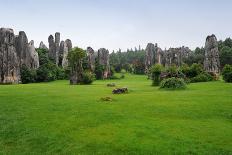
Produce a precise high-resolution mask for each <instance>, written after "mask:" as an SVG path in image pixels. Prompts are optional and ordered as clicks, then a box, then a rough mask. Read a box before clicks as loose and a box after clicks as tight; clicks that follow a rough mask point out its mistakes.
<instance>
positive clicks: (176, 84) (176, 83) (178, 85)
mask: <svg viewBox="0 0 232 155" xmlns="http://www.w3.org/2000/svg"><path fill="white" fill-rule="evenodd" d="M185 88H186V83H185V82H184V80H183V79H181V78H175V77H172V78H168V79H164V80H163V81H162V82H161V84H160V89H171V90H175V89H185Z"/></svg>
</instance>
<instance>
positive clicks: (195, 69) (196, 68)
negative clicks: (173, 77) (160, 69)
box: [185, 63, 203, 78]
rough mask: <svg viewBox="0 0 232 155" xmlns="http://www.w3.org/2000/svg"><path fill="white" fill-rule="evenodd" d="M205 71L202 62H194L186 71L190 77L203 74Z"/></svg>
mask: <svg viewBox="0 0 232 155" xmlns="http://www.w3.org/2000/svg"><path fill="white" fill-rule="evenodd" d="M202 72H203V67H202V65H201V64H196V63H194V64H192V66H191V67H190V68H189V70H187V71H186V73H185V75H186V77H188V78H193V77H196V76H197V75H199V74H201V73H202Z"/></svg>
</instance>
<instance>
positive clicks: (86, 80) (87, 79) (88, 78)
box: [83, 72, 94, 84]
mask: <svg viewBox="0 0 232 155" xmlns="http://www.w3.org/2000/svg"><path fill="white" fill-rule="evenodd" d="M93 81H94V75H93V73H91V72H84V73H83V84H91V83H93Z"/></svg>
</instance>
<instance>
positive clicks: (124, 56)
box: [110, 49, 145, 74]
mask: <svg viewBox="0 0 232 155" xmlns="http://www.w3.org/2000/svg"><path fill="white" fill-rule="evenodd" d="M144 61H145V51H144V50H143V49H138V50H137V49H135V50H132V49H130V50H129V49H128V50H127V51H126V52H122V51H121V50H120V49H119V51H117V52H112V53H111V54H110V65H111V66H113V67H114V69H115V71H116V72H117V73H119V72H120V71H121V70H122V69H125V70H126V71H127V72H130V73H135V74H144V68H145V66H144Z"/></svg>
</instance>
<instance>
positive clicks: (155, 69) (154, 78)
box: [150, 64, 163, 86]
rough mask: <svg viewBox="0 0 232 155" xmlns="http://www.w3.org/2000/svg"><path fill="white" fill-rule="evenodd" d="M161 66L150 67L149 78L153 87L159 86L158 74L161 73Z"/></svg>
mask: <svg viewBox="0 0 232 155" xmlns="http://www.w3.org/2000/svg"><path fill="white" fill-rule="evenodd" d="M162 68H163V67H162V65H160V64H155V65H153V66H152V67H151V69H150V72H151V78H152V85H153V86H159V84H160V74H161V72H162Z"/></svg>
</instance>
